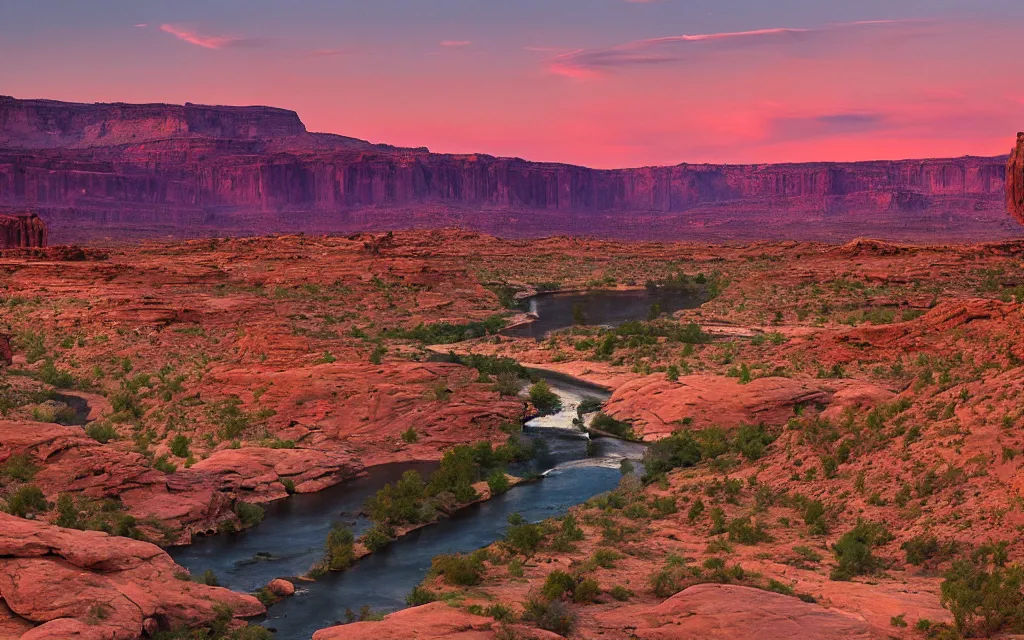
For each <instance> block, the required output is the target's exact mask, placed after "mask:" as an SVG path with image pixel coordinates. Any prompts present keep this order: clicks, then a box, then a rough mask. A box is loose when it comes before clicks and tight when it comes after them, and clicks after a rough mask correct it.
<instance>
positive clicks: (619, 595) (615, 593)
mask: <svg viewBox="0 0 1024 640" xmlns="http://www.w3.org/2000/svg"><path fill="white" fill-rule="evenodd" d="M608 595H610V596H611V597H613V598H615V599H616V600H618V601H619V602H625V601H627V600H629V599H630V598H632V597H633V595H634V594H633V592H632V591H630V590H629V589H627V588H626V587H624V586H622V585H621V584H617V585H615V586H614V587H612V588H611V590H610V591H609V592H608Z"/></svg>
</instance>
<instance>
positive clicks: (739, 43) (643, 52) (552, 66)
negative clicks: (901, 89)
mask: <svg viewBox="0 0 1024 640" xmlns="http://www.w3.org/2000/svg"><path fill="white" fill-rule="evenodd" d="M931 24H934V23H933V22H931V21H925V20H907V21H895V20H872V21H861V22H846V23H837V24H830V25H826V26H823V27H818V28H814V29H793V28H775V29H758V30H754V31H737V32H725V33H704V34H696V35H681V36H669V37H664V38H650V39H646V40H636V41H633V42H627V43H624V44H620V45H615V46H612V47H607V48H599V49H577V50H575V51H570V52H568V53H563V54H560V55H557V56H554V57H552V58H550V59H548V60H547V62H546V64H547V67H548V70H549V71H550V72H551V73H554V74H557V75H563V76H567V77H570V78H593V77H597V76H601V75H603V74H604V73H606V72H607V71H609V70H611V69H613V68H617V67H629V66H643V65H658V64H668V63H681V62H688V61H692V60H695V59H697V58H698V57H700V56H702V55H706V54H710V53H714V52H721V51H726V50H735V49H739V48H743V47H762V48H766V47H774V48H790V49H793V48H796V47H799V46H800V45H804V46H808V45H814V46H830V45H834V44H836V43H837V42H838V41H839V40H840V39H841V36H849V35H856V34H858V33H860V34H866V33H870V32H873V31H880V30H885V29H888V30H890V31H893V30H897V29H903V35H909V34H910V33H911V32H916V31H920V30H922V29H923V28H924V27H925V26H927V25H931Z"/></svg>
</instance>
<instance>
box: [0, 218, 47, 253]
mask: <svg viewBox="0 0 1024 640" xmlns="http://www.w3.org/2000/svg"><path fill="white" fill-rule="evenodd" d="M46 239H47V233H46V225H45V224H44V223H43V221H42V219H40V218H39V216H37V215H35V214H34V213H31V214H27V215H17V216H7V215H0V249H25V248H38V247H45V246H46Z"/></svg>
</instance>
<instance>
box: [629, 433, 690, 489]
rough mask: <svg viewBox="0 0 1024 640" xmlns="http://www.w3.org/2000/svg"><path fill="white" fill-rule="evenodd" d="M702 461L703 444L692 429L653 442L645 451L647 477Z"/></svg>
mask: <svg viewBox="0 0 1024 640" xmlns="http://www.w3.org/2000/svg"><path fill="white" fill-rule="evenodd" d="M700 461H701V445H700V443H698V442H697V440H696V439H695V438H694V437H693V434H692V433H691V432H690V431H676V432H674V433H672V435H670V436H669V437H667V438H662V439H661V440H658V441H656V442H652V443H651V444H650V446H648V447H647V450H646V451H645V452H644V457H643V465H644V471H645V472H646V477H647V478H648V479H650V478H656V477H658V476H660V475H662V474H664V473H667V472H669V471H671V470H672V469H676V468H679V467H692V466H694V465H696V464H697V463H698V462H700Z"/></svg>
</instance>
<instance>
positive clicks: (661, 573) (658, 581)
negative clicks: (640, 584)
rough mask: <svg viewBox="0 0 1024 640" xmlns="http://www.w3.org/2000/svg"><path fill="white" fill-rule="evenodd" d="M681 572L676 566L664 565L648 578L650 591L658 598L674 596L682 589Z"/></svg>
mask: <svg viewBox="0 0 1024 640" xmlns="http://www.w3.org/2000/svg"><path fill="white" fill-rule="evenodd" d="M683 578H684V576H683V574H682V572H681V571H679V570H678V568H676V567H665V568H663V569H659V570H658V571H655V572H654V573H652V574H651V576H650V578H649V579H648V580H649V582H650V585H651V592H653V593H654V595H656V596H658V597H659V598H668V597H670V596H674V595H675V594H677V593H679V592H680V591H682V590H683Z"/></svg>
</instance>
